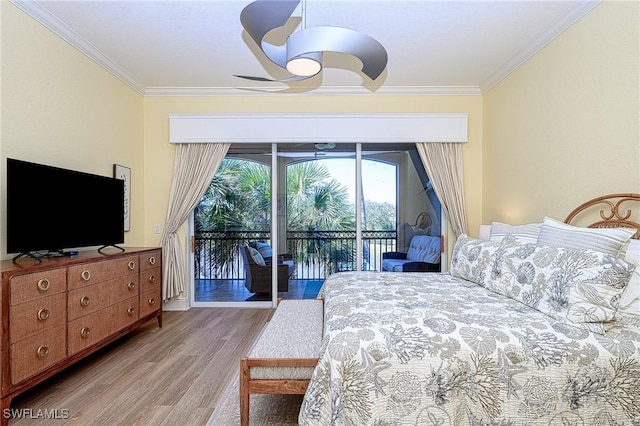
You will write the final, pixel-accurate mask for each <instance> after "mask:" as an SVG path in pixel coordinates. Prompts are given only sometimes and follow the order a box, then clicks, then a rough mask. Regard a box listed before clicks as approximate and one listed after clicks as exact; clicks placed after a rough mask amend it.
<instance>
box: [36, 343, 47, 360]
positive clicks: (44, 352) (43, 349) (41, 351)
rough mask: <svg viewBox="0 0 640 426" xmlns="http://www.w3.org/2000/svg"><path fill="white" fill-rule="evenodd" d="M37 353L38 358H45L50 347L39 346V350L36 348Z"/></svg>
mask: <svg viewBox="0 0 640 426" xmlns="http://www.w3.org/2000/svg"><path fill="white" fill-rule="evenodd" d="M36 354H37V355H38V358H44V357H46V356H47V355H49V347H48V346H47V345H40V346H38V350H36Z"/></svg>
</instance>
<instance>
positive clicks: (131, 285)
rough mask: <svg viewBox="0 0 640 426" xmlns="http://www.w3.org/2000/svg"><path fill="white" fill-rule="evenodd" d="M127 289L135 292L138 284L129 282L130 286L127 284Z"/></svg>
mask: <svg viewBox="0 0 640 426" xmlns="http://www.w3.org/2000/svg"><path fill="white" fill-rule="evenodd" d="M127 288H128V289H129V290H133V289H134V288H136V283H134V282H133V281H129V284H127Z"/></svg>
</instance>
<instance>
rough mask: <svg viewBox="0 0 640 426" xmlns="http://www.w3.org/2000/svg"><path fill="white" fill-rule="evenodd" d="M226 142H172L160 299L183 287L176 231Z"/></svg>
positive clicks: (215, 167)
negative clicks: (171, 169)
mask: <svg viewBox="0 0 640 426" xmlns="http://www.w3.org/2000/svg"><path fill="white" fill-rule="evenodd" d="M229 146H230V144H227V143H182V144H176V157H175V160H174V166H173V181H172V182H171V193H170V194H169V207H168V209H167V223H166V225H165V229H164V233H163V234H162V266H163V274H162V300H164V301H167V300H169V299H172V298H174V297H176V296H179V295H180V293H182V292H183V291H184V289H185V285H184V281H185V269H186V268H185V259H184V252H183V251H182V246H181V244H180V240H179V239H178V235H177V231H178V228H180V226H182V224H183V223H184V222H185V221H186V220H187V219H188V218H189V215H190V214H191V212H192V211H193V209H194V208H195V207H196V205H197V204H198V202H199V201H200V199H201V198H202V195H203V194H204V192H205V191H206V189H207V187H208V186H209V184H210V183H211V180H212V179H213V175H214V174H215V173H216V171H217V170H218V167H219V166H220V163H221V162H222V160H223V159H224V157H225V155H227V151H229Z"/></svg>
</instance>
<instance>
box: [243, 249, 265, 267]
mask: <svg viewBox="0 0 640 426" xmlns="http://www.w3.org/2000/svg"><path fill="white" fill-rule="evenodd" d="M247 249H248V250H249V255H250V256H251V259H253V261H254V262H256V263H257V264H258V265H260V266H267V263H266V262H265V261H264V257H262V255H261V254H260V252H259V251H258V250H256V249H254V248H253V247H247Z"/></svg>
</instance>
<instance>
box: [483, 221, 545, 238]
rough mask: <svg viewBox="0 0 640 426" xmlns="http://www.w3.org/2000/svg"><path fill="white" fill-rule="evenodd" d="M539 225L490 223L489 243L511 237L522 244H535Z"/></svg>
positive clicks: (540, 225)
mask: <svg viewBox="0 0 640 426" xmlns="http://www.w3.org/2000/svg"><path fill="white" fill-rule="evenodd" d="M541 227H542V224H541V223H527V224H525V225H509V224H507V223H502V222H492V223H491V230H490V231H489V235H490V238H491V241H502V239H503V238H504V237H506V236H507V235H513V236H514V237H516V238H518V239H519V240H520V241H522V242H523V243H535V242H537V241H538V234H539V233H540V228H541Z"/></svg>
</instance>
